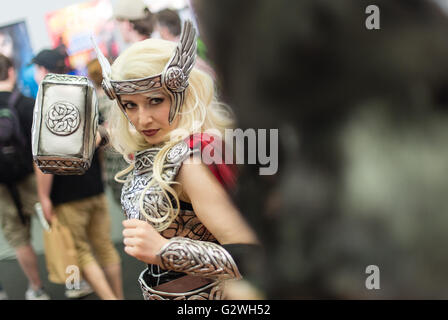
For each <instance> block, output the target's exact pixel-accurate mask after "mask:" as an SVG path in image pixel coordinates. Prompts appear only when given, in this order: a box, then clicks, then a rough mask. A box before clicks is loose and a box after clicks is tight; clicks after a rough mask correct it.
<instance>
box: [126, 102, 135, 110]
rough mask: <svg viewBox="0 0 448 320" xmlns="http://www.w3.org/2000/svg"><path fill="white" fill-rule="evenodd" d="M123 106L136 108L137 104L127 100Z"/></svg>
mask: <svg viewBox="0 0 448 320" xmlns="http://www.w3.org/2000/svg"><path fill="white" fill-rule="evenodd" d="M123 106H124V107H125V108H126V109H132V108H135V107H136V106H137V105H136V104H135V103H132V102H126V103H124V104H123Z"/></svg>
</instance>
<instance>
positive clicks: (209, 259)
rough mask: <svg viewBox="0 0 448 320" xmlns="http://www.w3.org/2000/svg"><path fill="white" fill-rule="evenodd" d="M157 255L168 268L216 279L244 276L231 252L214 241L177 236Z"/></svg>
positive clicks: (165, 267)
mask: <svg viewBox="0 0 448 320" xmlns="http://www.w3.org/2000/svg"><path fill="white" fill-rule="evenodd" d="M157 255H158V256H159V257H160V259H161V267H162V268H164V269H167V270H173V271H177V272H184V273H186V274H189V275H194V276H202V277H206V278H211V279H216V280H228V279H241V278H242V276H241V274H240V272H239V270H238V267H237V265H236V263H235V261H234V259H233V258H232V256H231V255H230V253H229V252H228V251H227V250H226V249H224V248H223V247H222V246H220V245H219V244H216V243H213V242H207V241H200V240H191V239H188V238H183V237H175V238H172V239H170V240H169V242H168V243H167V244H165V245H164V246H163V247H162V249H161V250H160V252H159V253H158V254H157Z"/></svg>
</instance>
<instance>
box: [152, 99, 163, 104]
mask: <svg viewBox="0 0 448 320" xmlns="http://www.w3.org/2000/svg"><path fill="white" fill-rule="evenodd" d="M162 102H163V98H151V99H150V100H149V103H150V104H160V103H162Z"/></svg>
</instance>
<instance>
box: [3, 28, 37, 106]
mask: <svg viewBox="0 0 448 320" xmlns="http://www.w3.org/2000/svg"><path fill="white" fill-rule="evenodd" d="M0 53H2V54H3V55H5V56H7V57H9V58H11V59H12V60H13V61H14V68H15V69H16V74H17V86H18V87H19V89H20V90H21V91H22V92H23V94H25V95H27V96H29V97H32V96H34V94H35V92H37V85H36V83H35V81H34V69H33V66H30V65H29V63H30V62H31V59H32V58H33V57H34V55H33V50H32V48H31V42H30V38H29V36H28V29H27V27H26V23H25V21H20V22H17V23H13V24H9V25H6V26H2V27H0Z"/></svg>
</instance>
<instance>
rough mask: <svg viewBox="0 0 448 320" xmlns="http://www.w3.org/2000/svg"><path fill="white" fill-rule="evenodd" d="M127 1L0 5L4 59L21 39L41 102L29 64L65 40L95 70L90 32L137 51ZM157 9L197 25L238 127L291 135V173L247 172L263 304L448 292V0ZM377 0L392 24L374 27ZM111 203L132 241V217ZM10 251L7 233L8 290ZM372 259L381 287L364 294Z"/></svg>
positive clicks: (285, 143)
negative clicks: (124, 7)
mask: <svg viewBox="0 0 448 320" xmlns="http://www.w3.org/2000/svg"><path fill="white" fill-rule="evenodd" d="M114 2H115V1H108V0H98V1H87V2H81V1H62V0H61V1H58V2H54V1H49V0H45V1H44V0H41V1H34V2H29V1H21V0H16V1H14V2H13V3H11V4H10V5H8V10H2V11H1V12H0V51H1V50H4V51H2V52H7V50H11V49H8V43H9V44H10V46H12V45H13V46H14V48H15V49H14V52H16V53H15V54H16V55H20V59H15V61H16V64H17V66H16V67H17V68H18V69H19V70H22V69H23V70H22V71H21V74H22V75H23V76H22V78H21V79H22V80H21V82H20V86H21V88H22V91H23V92H24V93H25V94H28V95H30V96H32V95H33V90H35V89H33V85H32V83H31V84H30V83H29V82H32V81H28V80H26V79H29V74H32V72H33V70H32V66H31V67H30V66H29V65H28V63H29V61H30V60H31V58H32V57H33V56H34V54H35V53H37V52H38V51H39V50H41V49H43V48H49V47H51V48H57V47H60V46H61V45H63V46H64V47H65V50H66V52H67V55H68V59H67V66H68V67H70V69H71V70H72V72H73V73H75V74H84V75H85V74H86V70H87V69H86V66H87V63H88V61H89V60H90V59H92V58H93V57H94V55H93V52H92V48H91V45H90V42H89V39H88V38H89V36H90V30H95V37H96V38H97V40H98V42H99V43H100V46H101V49H102V50H103V52H104V53H105V54H106V55H107V56H108V57H109V58H110V59H111V60H113V59H114V58H115V57H116V56H117V55H118V54H119V52H121V51H122V50H123V49H124V48H125V47H126V46H127V44H126V43H125V41H124V40H123V38H122V36H121V35H120V33H119V31H118V28H117V26H116V24H114V23H115V22H114V20H113V19H112V7H113V4H114ZM146 3H147V4H148V6H149V8H151V10H154V12H157V11H158V10H161V9H162V8H164V7H171V8H174V9H175V10H177V11H178V12H179V13H180V15H181V16H182V17H183V19H185V18H186V17H190V18H194V19H195V22H196V24H197V26H198V28H199V31H200V37H201V39H202V41H203V42H204V43H205V46H206V47H207V62H208V63H209V64H210V65H211V66H212V67H213V68H214V70H215V72H216V77H217V82H218V86H219V90H220V95H221V96H222V98H223V99H224V100H225V101H226V102H228V103H229V104H230V105H231V106H232V107H233V109H234V111H235V113H236V115H237V117H238V122H239V124H238V126H239V127H240V128H243V129H247V128H254V129H278V132H279V141H278V147H279V148H278V152H279V170H278V172H277V173H276V174H275V175H271V176H260V175H259V167H260V166H261V165H248V166H245V168H244V169H243V171H242V174H241V177H240V181H239V188H238V193H237V195H236V197H235V201H236V203H237V204H238V205H239V207H240V209H241V212H242V213H243V215H244V216H245V217H246V218H247V219H248V221H249V222H250V223H251V224H252V226H253V227H254V228H255V229H256V231H257V232H258V234H259V236H260V239H261V241H262V243H263V245H264V247H265V253H266V254H265V260H264V262H263V263H262V264H260V263H254V262H253V261H247V262H246V263H247V264H249V267H250V270H252V272H251V273H250V274H249V275H248V277H247V279H246V280H248V282H249V283H250V284H251V285H252V286H253V287H254V288H256V289H257V290H259V292H261V293H262V296H263V297H266V298H270V299H316V298H317V299H320V298H337V299H345V298H347V299H379V298H383V299H416V298H417V299H447V298H448V289H447V284H448V272H447V270H448V249H447V244H448V232H447V231H448V201H447V198H448V196H447V195H448V113H447V111H448V16H447V14H448V1H446V0H437V1H436V0H376V1H364V0H337V1H334V0H295V1H292V0H290V1H287V0H276V1H272V0H258V1H256V0H246V1H237V0H226V1H221V0H192V1H183V2H182V1H172V2H169V1H155V0H154V1H151V0H148V1H146ZM369 5H376V7H377V8H378V9H379V11H378V16H377V21H375V22H377V23H379V29H372V30H370V29H369V28H367V26H366V23H367V22H368V21H370V22H372V20H369V19H372V13H366V8H367V7H368V6H369ZM96 10H97V11H96ZM2 26H3V27H2ZM74 26H76V28H74ZM2 31H5V32H4V33H5V34H7V36H4V38H5V39H6V40H2V38H1V34H2ZM8 35H9V38H8ZM24 35H26V37H25V38H24ZM8 39H10V40H8ZM14 39H16V40H14ZM17 39H21V42H18V40H17ZM25 40H26V41H25ZM2 41H3V42H2ZM8 41H9V42H8ZM17 48H18V49H17ZM18 61H19V62H18ZM27 77H28V78H27ZM271 143H275V141H271ZM107 193H108V197H109V200H110V202H111V215H112V217H113V228H112V237H113V239H114V241H116V243H117V246H120V245H121V223H120V221H121V219H122V213H121V210H120V209H119V206H118V205H117V204H116V202H114V197H113V191H112V189H108V191H107ZM39 228H40V227H39V225H38V224H37V223H35V226H34V229H33V230H34V234H33V237H34V241H35V246H36V248H37V250H38V252H40V253H42V251H41V249H42V244H41V239H42V235H41V233H40V232H41V231H40V229H39ZM119 250H121V251H120V252H121V253H122V248H119ZM11 252H12V251H10V249H9V248H8V247H7V245H6V243H4V241H1V236H0V258H1V259H2V260H1V261H0V282H2V283H3V286H4V287H5V289H7V290H8V289H9V288H12V286H13V283H12V282H11V281H12V280H10V279H9V280H8V277H9V276H8V275H7V273H6V272H5V271H4V270H5V269H2V268H3V266H6V264H8V263H9V264H10V265H12V264H13V263H14V261H13V258H12V255H11ZM248 260H249V259H248ZM129 263H130V264H129V265H127V266H128V267H126V266H125V265H124V266H123V270H124V274H128V272H130V271H128V270H132V272H131V273H133V274H132V275H130V276H129V278H126V277H125V278H124V281H125V283H124V284H125V288H126V286H127V285H129V288H131V289H129V290H130V291H128V292H133V291H132V290H134V289H135V295H134V293H129V294H128V296H127V297H128V298H135V299H139V298H140V296H139V289H138V287H137V284H136V281H135V279H136V276H137V274H138V271H137V270H139V267H140V266H138V267H134V265H133V264H132V263H133V262H131V261H130V262H129ZM251 264H253V265H252V266H250V265H251ZM371 265H374V266H377V267H378V270H379V289H369V288H368V286H366V281H368V277H369V275H370V274H369V273H366V269H367V267H368V266H371ZM134 271H135V272H134ZM42 272H44V271H42ZM16 276H17V277H18V278H17V279H19V278H20V270H17V271H16ZM43 278H45V276H44V277H43ZM127 279H128V280H129V281H130V282H129V284H128V282H127V281H128V280H127ZM14 281H22V280H16V279H15V280H14ZM23 283H25V278H24V276H23ZM134 287H135V288H134ZM24 290H25V289H24ZM55 290H56V289H55ZM125 293H126V292H125ZM20 295H23V294H22V293H20ZM17 298H18V299H20V297H19V296H17Z"/></svg>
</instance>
